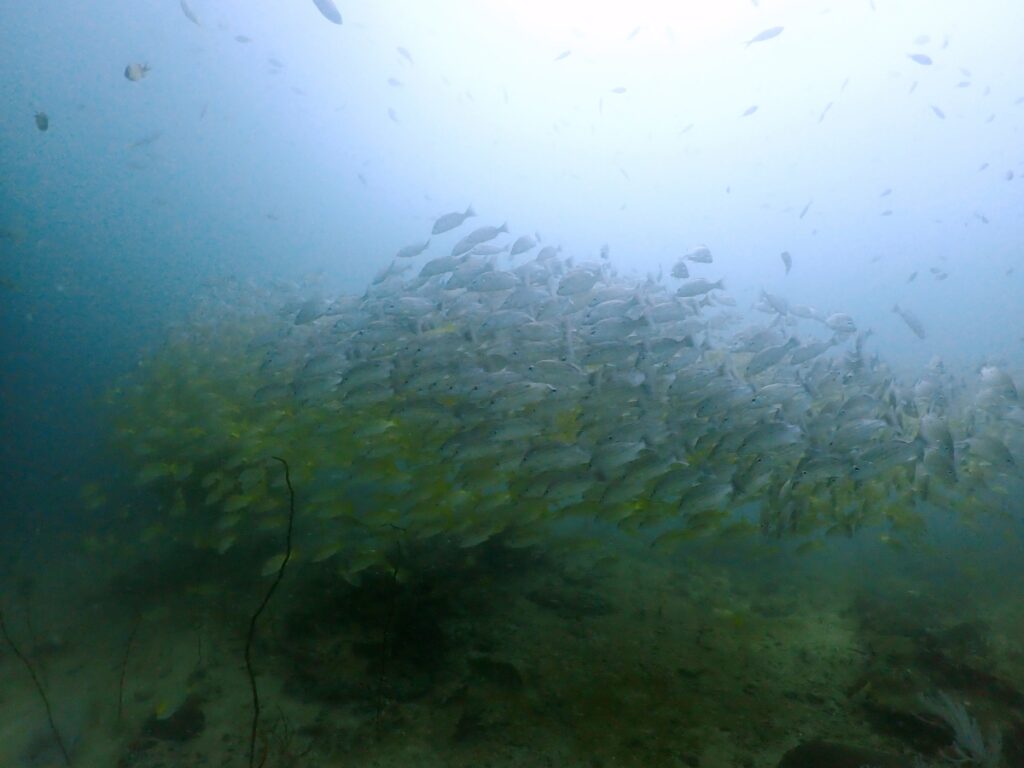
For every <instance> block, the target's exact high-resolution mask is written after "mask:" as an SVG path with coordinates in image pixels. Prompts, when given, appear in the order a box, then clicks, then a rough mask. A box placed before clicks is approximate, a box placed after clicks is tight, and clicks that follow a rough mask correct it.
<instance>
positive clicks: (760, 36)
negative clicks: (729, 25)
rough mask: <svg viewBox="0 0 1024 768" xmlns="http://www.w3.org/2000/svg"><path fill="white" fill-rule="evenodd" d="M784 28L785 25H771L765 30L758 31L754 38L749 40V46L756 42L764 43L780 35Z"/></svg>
mask: <svg viewBox="0 0 1024 768" xmlns="http://www.w3.org/2000/svg"><path fill="white" fill-rule="evenodd" d="M784 29H785V27H769V28H768V29H766V30H764V31H763V32H758V33H757V34H756V35H754V36H753V37H752V38H750V39H749V40H747V47H750V46H751V45H753V44H754V43H763V42H764V41H765V40H771V39H772V38H773V37H778V36H779V35H781V34H782V30H784Z"/></svg>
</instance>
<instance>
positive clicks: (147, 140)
mask: <svg viewBox="0 0 1024 768" xmlns="http://www.w3.org/2000/svg"><path fill="white" fill-rule="evenodd" d="M163 135H164V133H163V131H153V132H152V133H147V134H146V135H145V136H143V137H142V138H140V139H136V140H135V141H133V142H132V143H131V144H129V145H128V148H129V149H142V148H143V147H148V146H149V145H150V144H154V143H156V142H157V141H158V140H159V139H160V137H161V136H163Z"/></svg>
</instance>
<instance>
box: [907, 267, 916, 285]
mask: <svg viewBox="0 0 1024 768" xmlns="http://www.w3.org/2000/svg"><path fill="white" fill-rule="evenodd" d="M915 280H917V270H914V271H913V272H911V273H910V277H908V278H907V282H908V283H912V282H914V281H915Z"/></svg>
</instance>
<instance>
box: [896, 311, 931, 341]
mask: <svg viewBox="0 0 1024 768" xmlns="http://www.w3.org/2000/svg"><path fill="white" fill-rule="evenodd" d="M892 311H893V312H895V313H896V314H897V315H899V316H900V317H901V318H903V322H904V323H906V324H907V327H908V328H909V329H910V330H912V331H913V332H914V335H915V336H917V338H919V339H923V338H924V337H925V336H926V334H925V332H924V326H923V325H921V321H920V320H918V319H917V315H915V314H914V313H913V312H911V311H910V310H908V309H903V308H902V307H901V306H900V305H899V304H893V305H892Z"/></svg>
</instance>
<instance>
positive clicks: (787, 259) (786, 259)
mask: <svg viewBox="0 0 1024 768" xmlns="http://www.w3.org/2000/svg"><path fill="white" fill-rule="evenodd" d="M779 256H780V258H781V259H782V263H783V264H784V265H785V267H786V274H787V275H788V274H789V270H791V269H792V268H793V257H792V256H790V255H789V251H783V252H782V253H781V254H779Z"/></svg>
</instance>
